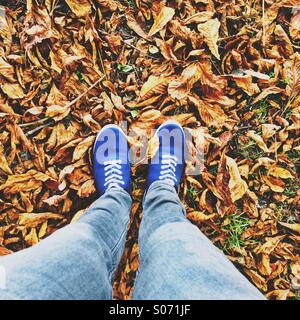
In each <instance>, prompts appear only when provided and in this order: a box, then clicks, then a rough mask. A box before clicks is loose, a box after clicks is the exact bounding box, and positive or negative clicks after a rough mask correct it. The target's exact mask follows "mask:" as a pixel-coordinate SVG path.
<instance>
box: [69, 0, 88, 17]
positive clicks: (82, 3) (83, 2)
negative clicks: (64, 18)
mask: <svg viewBox="0 0 300 320" xmlns="http://www.w3.org/2000/svg"><path fill="white" fill-rule="evenodd" d="M66 2H67V4H68V6H69V7H70V9H71V10H72V11H73V13H75V14H76V16H77V17H84V16H86V15H88V14H89V13H91V11H92V6H91V3H90V1H89V0H66Z"/></svg>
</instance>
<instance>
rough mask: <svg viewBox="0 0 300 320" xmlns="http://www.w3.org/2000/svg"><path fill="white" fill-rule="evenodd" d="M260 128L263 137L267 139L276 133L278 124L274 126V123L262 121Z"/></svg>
mask: <svg viewBox="0 0 300 320" xmlns="http://www.w3.org/2000/svg"><path fill="white" fill-rule="evenodd" d="M261 129H262V136H263V138H264V139H269V138H271V137H272V136H274V134H275V133H276V131H277V130H279V129H280V127H279V126H276V125H275V124H270V123H264V124H262V125H261Z"/></svg>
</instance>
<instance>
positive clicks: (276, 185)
mask: <svg viewBox="0 0 300 320" xmlns="http://www.w3.org/2000/svg"><path fill="white" fill-rule="evenodd" d="M262 180H263V181H264V182H265V183H266V184H267V185H268V186H269V187H270V188H271V190H272V191H274V192H283V191H284V187H285V183H284V182H283V181H282V180H281V179H279V178H275V177H271V176H266V175H262Z"/></svg>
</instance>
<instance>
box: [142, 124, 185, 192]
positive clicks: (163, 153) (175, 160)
mask: <svg viewBox="0 0 300 320" xmlns="http://www.w3.org/2000/svg"><path fill="white" fill-rule="evenodd" d="M155 134H156V135H157V136H158V138H159V148H158V151H157V153H156V154H155V156H154V157H153V158H152V159H151V162H150V165H149V174H148V187H149V186H150V185H151V184H152V183H153V182H155V181H161V182H164V183H166V184H169V185H171V186H174V187H175V188H176V189H177V188H178V186H179V183H180V180H181V178H182V175H183V171H184V163H185V157H184V151H185V134H184V131H183V128H182V127H181V125H180V124H179V123H178V122H176V121H173V120H169V121H167V122H165V123H164V124H162V125H161V126H160V127H159V128H158V129H157V131H156V133H155Z"/></svg>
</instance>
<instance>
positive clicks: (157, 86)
mask: <svg viewBox="0 0 300 320" xmlns="http://www.w3.org/2000/svg"><path fill="white" fill-rule="evenodd" d="M168 80H169V78H166V77H164V76H160V77H158V76H150V77H149V78H148V80H147V81H146V82H145V83H144V85H143V87H142V89H141V93H140V96H141V98H143V99H148V98H150V97H151V96H152V95H154V94H158V93H159V94H162V93H164V92H166V88H167V85H168Z"/></svg>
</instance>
